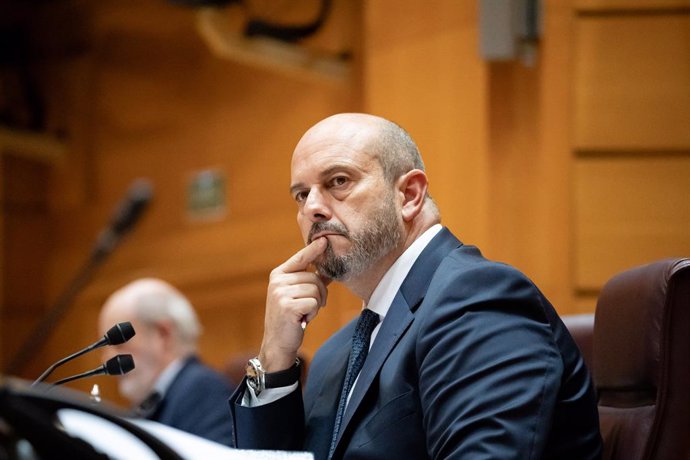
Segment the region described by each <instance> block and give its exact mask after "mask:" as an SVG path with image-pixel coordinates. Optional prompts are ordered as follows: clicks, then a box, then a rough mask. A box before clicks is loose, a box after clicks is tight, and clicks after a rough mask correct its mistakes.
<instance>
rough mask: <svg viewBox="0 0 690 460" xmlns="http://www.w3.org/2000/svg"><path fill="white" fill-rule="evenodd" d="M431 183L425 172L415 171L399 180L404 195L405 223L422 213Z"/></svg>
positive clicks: (399, 188)
mask: <svg viewBox="0 0 690 460" xmlns="http://www.w3.org/2000/svg"><path fill="white" fill-rule="evenodd" d="M428 187H429V181H428V180H427V178H426V174H424V171H422V170H420V169H413V170H411V171H408V172H407V173H405V174H403V175H402V176H400V177H399V178H398V190H399V192H400V193H401V194H402V197H403V201H402V218H403V220H404V221H405V222H410V221H411V220H412V219H414V218H415V217H417V215H418V214H419V213H420V212H422V208H423V206H424V199H425V198H426V191H427V188H428Z"/></svg>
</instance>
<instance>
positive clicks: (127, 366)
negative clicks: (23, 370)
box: [53, 355, 134, 385]
mask: <svg viewBox="0 0 690 460" xmlns="http://www.w3.org/2000/svg"><path fill="white" fill-rule="evenodd" d="M132 369H134V359H133V358H132V355H117V356H115V357H113V358H110V359H109V360H108V361H106V362H105V364H102V365H101V366H99V367H97V368H96V369H92V370H90V371H86V372H82V373H81V374H77V375H73V376H71V377H65V378H64V379H61V380H58V381H57V382H55V383H54V384H53V385H62V384H63V383H67V382H71V381H72V380H78V379H83V378H86V377H92V376H94V375H101V374H105V375H124V374H126V373H127V372H129V371H131V370H132Z"/></svg>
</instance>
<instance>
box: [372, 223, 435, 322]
mask: <svg viewBox="0 0 690 460" xmlns="http://www.w3.org/2000/svg"><path fill="white" fill-rule="evenodd" d="M442 228H443V227H442V226H441V224H435V225H433V226H431V227H430V228H428V229H427V230H426V231H425V232H424V233H422V234H421V235H420V236H419V238H417V239H416V240H415V241H414V242H413V243H412V244H411V245H410V247H409V248H407V249H406V250H405V252H403V253H402V255H401V256H400V257H398V259H397V260H396V261H395V262H394V263H393V265H391V267H390V268H389V269H388V271H387V272H386V274H385V275H383V278H381V281H380V282H379V284H378V285H377V286H376V289H374V292H373V293H372V294H371V297H370V298H369V303H368V305H366V308H369V309H370V310H372V311H374V312H376V313H378V315H379V316H380V317H381V321H383V318H385V317H386V314H387V313H388V309H389V308H390V306H391V304H392V303H393V299H394V298H395V294H397V292H398V290H400V286H402V283H403V281H405V277H406V276H407V274H408V273H409V272H410V269H411V268H412V265H413V264H414V263H415V261H416V260H417V258H418V257H419V255H420V254H421V253H422V251H423V250H424V248H426V247H427V245H428V244H429V242H430V241H431V240H432V239H433V238H434V237H435V236H436V234H437V233H438V232H440V231H441V229H442Z"/></svg>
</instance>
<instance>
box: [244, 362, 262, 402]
mask: <svg viewBox="0 0 690 460" xmlns="http://www.w3.org/2000/svg"><path fill="white" fill-rule="evenodd" d="M247 385H249V386H250V387H251V388H252V390H254V392H255V393H256V394H257V395H258V394H259V392H260V391H261V390H262V389H263V388H260V385H259V369H257V367H256V364H254V363H253V362H252V361H251V360H250V361H249V362H248V363H247Z"/></svg>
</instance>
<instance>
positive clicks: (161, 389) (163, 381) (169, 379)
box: [153, 358, 184, 397]
mask: <svg viewBox="0 0 690 460" xmlns="http://www.w3.org/2000/svg"><path fill="white" fill-rule="evenodd" d="M183 365H184V359H182V358H177V359H176V360H175V361H173V362H171V363H170V364H168V367H166V368H165V369H163V372H161V375H160V376H158V380H156V384H155V385H154V386H153V390H154V391H157V392H158V393H160V395H161V397H163V396H165V393H166V392H167V391H168V388H170V385H172V383H173V380H175V377H177V374H179V373H180V371H181V370H182V366H183Z"/></svg>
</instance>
